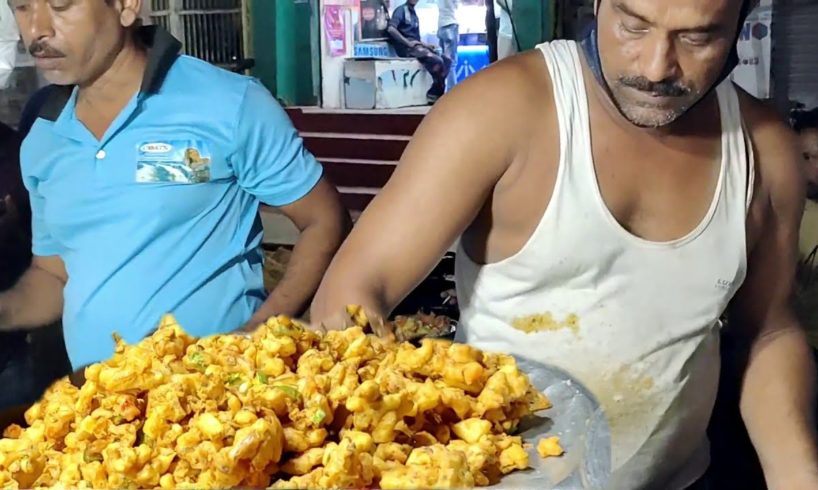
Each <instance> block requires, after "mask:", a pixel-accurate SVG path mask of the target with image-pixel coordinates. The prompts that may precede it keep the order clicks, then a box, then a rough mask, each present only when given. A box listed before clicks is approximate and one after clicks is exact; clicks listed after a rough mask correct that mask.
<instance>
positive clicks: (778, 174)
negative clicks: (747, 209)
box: [736, 87, 806, 216]
mask: <svg viewBox="0 0 818 490" xmlns="http://www.w3.org/2000/svg"><path fill="white" fill-rule="evenodd" d="M736 90H737V92H738V96H739V102H740V105H741V114H742V117H743V119H744V124H745V127H746V128H747V131H748V132H749V136H750V141H751V142H752V145H753V152H754V156H755V170H756V176H757V181H758V182H757V185H756V187H755V197H754V205H755V206H756V208H758V207H759V206H762V207H763V210H764V214H765V215H766V214H767V213H768V212H769V211H774V212H775V213H776V214H781V215H789V216H794V215H798V214H800V211H799V210H800V209H802V208H803V204H804V195H805V193H806V184H805V181H804V174H803V166H802V165H801V160H800V158H799V153H798V142H797V139H796V136H795V134H794V132H793V131H792V129H791V128H790V127H789V126H788V125H787V124H786V122H785V121H784V120H783V118H782V117H781V116H780V115H779V114H778V113H777V112H776V110H775V108H774V107H772V106H771V105H770V104H769V103H767V102H764V101H760V100H758V99H756V98H755V97H753V96H751V95H750V94H748V93H747V92H745V91H744V90H743V89H741V88H740V87H736Z"/></svg>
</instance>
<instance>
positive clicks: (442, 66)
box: [410, 46, 452, 104]
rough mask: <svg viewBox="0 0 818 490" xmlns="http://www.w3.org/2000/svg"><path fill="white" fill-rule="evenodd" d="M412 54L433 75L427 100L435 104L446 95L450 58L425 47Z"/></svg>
mask: <svg viewBox="0 0 818 490" xmlns="http://www.w3.org/2000/svg"><path fill="white" fill-rule="evenodd" d="M410 54H411V55H412V56H413V57H415V58H417V60H418V61H420V63H421V64H422V65H423V67H424V68H426V71H428V72H429V74H430V75H432V88H430V89H429V91H428V92H427V93H426V99H427V100H428V101H429V103H430V104H434V103H435V102H437V99H439V98H441V97H442V96H443V94H444V93H446V77H447V76H448V75H449V69H450V67H451V64H452V62H451V60H450V59H449V58H448V57H444V56H440V55H437V54H435V53H433V52H432V51H430V50H429V49H428V48H426V47H423V46H418V47H416V48H414V49H413V50H412V51H411V53H410Z"/></svg>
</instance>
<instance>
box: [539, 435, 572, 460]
mask: <svg viewBox="0 0 818 490" xmlns="http://www.w3.org/2000/svg"><path fill="white" fill-rule="evenodd" d="M537 453H538V454H539V455H540V457H541V458H543V459H545V458H551V457H557V456H562V455H563V454H565V450H564V449H563V448H562V446H560V438H559V437H544V438H542V439H540V442H538V443H537Z"/></svg>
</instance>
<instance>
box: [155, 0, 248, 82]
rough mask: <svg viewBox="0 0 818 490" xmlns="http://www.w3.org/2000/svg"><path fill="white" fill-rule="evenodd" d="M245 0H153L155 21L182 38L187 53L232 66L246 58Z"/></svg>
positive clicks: (228, 66)
mask: <svg viewBox="0 0 818 490" xmlns="http://www.w3.org/2000/svg"><path fill="white" fill-rule="evenodd" d="M244 3H245V2H244V1H243V0H151V13H150V17H151V21H152V22H153V23H154V24H158V25H161V26H162V27H164V28H165V29H167V30H168V31H170V33H171V34H173V35H174V36H175V37H176V38H177V39H179V40H180V41H182V45H183V49H184V51H185V53H186V54H189V55H190V56H195V57H196V58H200V59H203V60H205V61H208V62H210V63H213V64H214V65H218V66H222V67H225V68H230V67H232V66H233V65H234V64H235V63H236V61H237V60H243V59H244V58H245V29H244V21H243V19H244V12H245V5H244Z"/></svg>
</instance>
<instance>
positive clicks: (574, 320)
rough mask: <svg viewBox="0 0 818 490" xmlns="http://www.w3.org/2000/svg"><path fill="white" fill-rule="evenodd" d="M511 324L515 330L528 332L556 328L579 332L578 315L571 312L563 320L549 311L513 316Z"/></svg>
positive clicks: (553, 329) (546, 330)
mask: <svg viewBox="0 0 818 490" xmlns="http://www.w3.org/2000/svg"><path fill="white" fill-rule="evenodd" d="M511 326H512V327H514V328H515V329H516V330H519V331H521V332H525V333H529V334H530V333H537V332H554V331H557V330H570V331H572V332H574V333H575V334H579V317H578V316H577V315H575V314H573V313H571V314H570V315H568V316H566V317H565V319H563V320H556V319H555V318H554V315H552V314H551V313H550V312H545V313H539V314H536V315H528V316H524V317H519V318H515V319H514V320H512V322H511Z"/></svg>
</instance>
